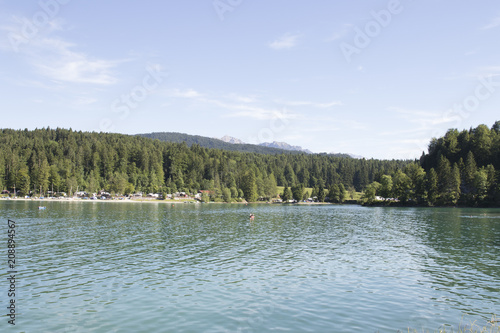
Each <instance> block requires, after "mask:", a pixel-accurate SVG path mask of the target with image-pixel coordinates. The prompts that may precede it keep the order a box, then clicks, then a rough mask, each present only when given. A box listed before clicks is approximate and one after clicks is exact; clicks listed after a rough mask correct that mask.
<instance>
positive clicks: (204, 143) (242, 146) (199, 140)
mask: <svg viewBox="0 0 500 333" xmlns="http://www.w3.org/2000/svg"><path fill="white" fill-rule="evenodd" d="M136 135H137V136H142V137H145V138H149V139H158V140H160V141H164V142H173V143H183V142H184V143H186V144H187V145H188V146H189V147H191V146H192V145H193V144H197V145H199V146H200V147H204V148H215V149H222V150H229V151H240V152H245V153H257V154H266V155H279V154H304V152H301V151H295V150H286V149H279V148H273V147H265V146H259V145H252V144H248V143H229V142H225V141H223V140H221V139H215V138H209V137H205V136H200V135H190V134H185V133H175V132H155V133H144V134H136ZM225 140H228V141H233V142H242V141H241V140H239V139H236V138H231V137H229V136H226V137H225Z"/></svg>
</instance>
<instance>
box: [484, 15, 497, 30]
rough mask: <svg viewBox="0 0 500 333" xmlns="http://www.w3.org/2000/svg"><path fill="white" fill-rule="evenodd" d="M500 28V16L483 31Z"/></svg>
mask: <svg viewBox="0 0 500 333" xmlns="http://www.w3.org/2000/svg"><path fill="white" fill-rule="evenodd" d="M498 26H500V16H497V17H495V18H494V19H493V20H492V21H491V22H490V23H488V24H486V25H485V26H483V27H481V30H489V29H494V28H496V27H498Z"/></svg>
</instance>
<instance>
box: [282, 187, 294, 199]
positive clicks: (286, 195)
mask: <svg viewBox="0 0 500 333" xmlns="http://www.w3.org/2000/svg"><path fill="white" fill-rule="evenodd" d="M292 197H293V196H292V191H290V189H289V188H288V186H285V189H284V190H283V194H282V195H281V199H282V200H283V202H287V201H289V200H291V199H292Z"/></svg>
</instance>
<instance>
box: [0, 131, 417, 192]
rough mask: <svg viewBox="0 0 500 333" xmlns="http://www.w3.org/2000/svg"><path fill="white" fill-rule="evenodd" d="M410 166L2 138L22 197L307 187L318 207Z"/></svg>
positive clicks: (124, 140) (1, 172) (146, 142)
mask: <svg viewBox="0 0 500 333" xmlns="http://www.w3.org/2000/svg"><path fill="white" fill-rule="evenodd" d="M411 162H412V161H398V160H392V161H381V160H365V159H353V158H344V157H337V156H333V155H317V154H316V155H315V154H305V153H300V154H297V153H294V154H290V153H282V154H258V153H250V152H238V151H227V150H221V149H210V148H203V147H201V146H200V145H198V144H192V145H191V146H190V147H189V146H188V145H187V144H186V143H172V142H161V141H159V140H153V139H149V138H144V137H141V136H130V135H122V134H111V133H96V132H92V133H90V132H81V131H73V130H71V129H61V128H57V129H50V128H42V129H35V130H32V131H30V130H11V129H3V130H1V131H0V188H2V189H4V190H8V191H11V192H13V191H16V192H17V191H19V192H18V194H19V195H21V196H26V195H29V196H42V195H45V194H46V193H47V191H50V192H66V193H68V194H69V195H72V194H73V193H74V192H76V191H77V190H84V191H86V192H88V193H96V192H97V191H99V190H106V191H109V192H112V193H114V194H125V195H126V194H131V193H135V192H143V193H175V192H177V191H183V192H187V193H197V192H198V191H199V190H206V191H209V192H210V193H211V195H212V199H213V200H215V199H221V198H224V199H226V201H230V200H231V199H234V198H239V197H243V198H245V199H246V200H248V201H257V200H268V199H269V198H273V197H276V196H278V194H279V193H277V186H284V187H287V188H288V187H290V188H292V187H299V186H302V187H304V188H306V187H311V188H315V189H316V192H317V193H318V194H319V198H320V199H321V198H323V194H324V193H325V192H327V191H325V190H328V189H329V188H330V187H332V186H334V185H337V186H338V185H340V184H342V186H343V187H344V188H345V190H346V191H349V190H351V191H362V190H363V189H364V188H365V187H366V186H367V185H368V184H370V183H371V182H373V181H375V180H378V179H380V177H381V176H382V175H384V174H392V173H394V172H395V171H396V170H398V169H401V168H403V167H405V166H406V165H408V164H410V163H411ZM295 192H297V191H295ZM311 194H312V193H311Z"/></svg>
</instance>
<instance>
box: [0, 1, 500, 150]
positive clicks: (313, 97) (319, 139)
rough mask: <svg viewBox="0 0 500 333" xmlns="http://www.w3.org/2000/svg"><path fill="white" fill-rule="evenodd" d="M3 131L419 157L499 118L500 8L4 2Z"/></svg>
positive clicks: (465, 4)
mask: <svg viewBox="0 0 500 333" xmlns="http://www.w3.org/2000/svg"><path fill="white" fill-rule="evenodd" d="M0 64H1V65H0V110H1V113H0V114H1V117H0V128H13V129H25V128H28V129H35V128H44V127H45V128H46V127H50V128H56V127H61V128H72V129H73V130H81V131H96V132H113V133H124V134H138V133H150V132H179V133H188V134H193V135H202V136H208V137H217V138H221V137H222V136H224V135H229V136H233V137H236V138H239V139H241V140H243V141H245V142H248V143H254V144H258V143H263V142H270V141H271V142H272V141H279V142H287V143H289V144H292V145H298V146H302V147H303V148H307V149H309V150H311V151H313V152H315V153H320V152H327V153H350V154H355V155H360V156H363V157H366V158H377V159H413V158H418V157H420V155H421V154H422V152H424V151H425V152H426V151H427V146H428V143H429V141H430V140H431V138H433V137H440V136H442V135H444V134H445V133H446V131H447V130H448V129H450V128H458V129H459V130H462V129H469V128H471V127H476V126H478V125H480V124H486V125H488V126H489V127H491V126H492V125H493V123H494V122H495V121H497V120H500V3H499V2H498V1H494V0H485V1H476V2H472V1H451V0H421V1H415V0H413V1H412V0H400V1H398V0H390V1H378V0H375V1H356V2H354V1H332V0H328V1H327V0H318V1H314V2H311V1H293V0H286V1H285V0H273V1H270V0H253V1H249V0H196V1H194V0H183V1H172V0H165V1H159V0H143V1H130V0H120V1H118V0H106V1H102V0H101V1H96V0H86V1H77V0H40V1H30V0H27V1H12V0H0Z"/></svg>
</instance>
